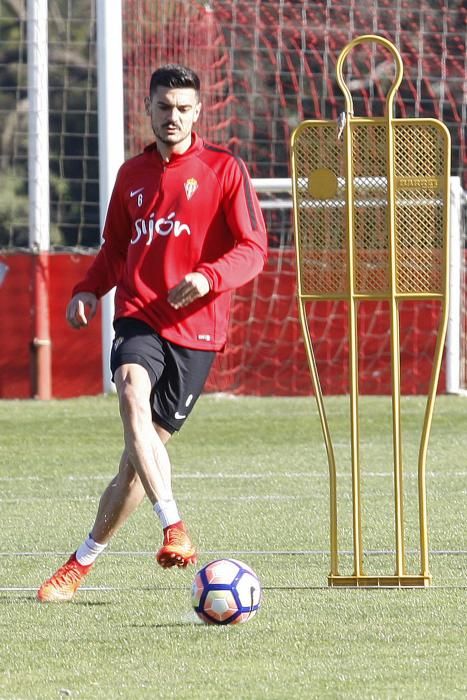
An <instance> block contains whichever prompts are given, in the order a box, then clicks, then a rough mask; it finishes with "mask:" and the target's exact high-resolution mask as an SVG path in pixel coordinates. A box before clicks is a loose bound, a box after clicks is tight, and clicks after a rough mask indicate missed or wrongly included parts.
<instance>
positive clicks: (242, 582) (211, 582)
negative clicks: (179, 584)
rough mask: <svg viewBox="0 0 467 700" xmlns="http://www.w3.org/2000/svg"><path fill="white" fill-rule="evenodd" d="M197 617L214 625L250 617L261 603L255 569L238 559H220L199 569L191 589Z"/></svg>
mask: <svg viewBox="0 0 467 700" xmlns="http://www.w3.org/2000/svg"><path fill="white" fill-rule="evenodd" d="M191 599H192V603H193V608H194V610H195V612H196V614H197V615H198V617H199V618H200V619H201V620H203V622H206V623H207V624H212V625H236V624H238V623H241V622H246V621H247V620H250V619H251V618H252V617H253V616H254V615H256V613H257V612H258V610H259V607H260V605H261V585H260V582H259V580H258V577H257V576H256V574H255V572H254V571H253V569H251V568H250V567H249V566H247V565H246V564H244V563H243V562H241V561H237V560H236V559H217V560H216V561H212V562H210V563H209V564H206V566H204V567H203V568H202V569H200V570H199V571H198V573H197V574H196V576H195V579H194V581H193V585H192V589H191Z"/></svg>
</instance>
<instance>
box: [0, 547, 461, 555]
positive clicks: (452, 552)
mask: <svg viewBox="0 0 467 700" xmlns="http://www.w3.org/2000/svg"><path fill="white" fill-rule="evenodd" d="M418 553H419V550H418V549H407V550H406V554H408V555H411V554H418ZM69 554H70V553H69V552H51V551H44V552H0V557H61V556H69ZM199 554H200V556H207V555H209V556H218V557H224V556H228V557H235V556H243V555H248V556H270V555H274V556H297V555H298V556H328V555H329V550H327V549H326V550H325V549H297V550H292V549H285V550H281V549H237V550H234V551H233V550H220V549H205V550H202V551H201V552H200V553H199ZM339 554H341V555H342V556H349V557H350V556H353V552H352V550H350V549H342V550H340V552H339ZM429 554H430V555H433V556H451V555H461V556H464V555H467V550H464V549H431V550H430V552H429ZM153 555H154V552H153V551H148V552H145V551H107V552H103V554H102V555H101V556H102V557H152V556H153ZM364 555H365V556H394V555H395V550H393V549H366V550H365V551H364Z"/></svg>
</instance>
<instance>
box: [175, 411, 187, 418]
mask: <svg viewBox="0 0 467 700" xmlns="http://www.w3.org/2000/svg"><path fill="white" fill-rule="evenodd" d="M175 418H176V419H177V420H183V418H186V416H185V415H183V414H182V413H179V412H178V411H175Z"/></svg>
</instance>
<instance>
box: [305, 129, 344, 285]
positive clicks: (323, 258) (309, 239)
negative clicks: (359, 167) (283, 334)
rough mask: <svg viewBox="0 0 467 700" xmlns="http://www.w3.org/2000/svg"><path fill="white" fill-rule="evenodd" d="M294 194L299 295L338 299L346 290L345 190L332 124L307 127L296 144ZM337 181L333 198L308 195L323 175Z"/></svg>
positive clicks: (338, 145)
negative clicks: (298, 254) (298, 261)
mask: <svg viewBox="0 0 467 700" xmlns="http://www.w3.org/2000/svg"><path fill="white" fill-rule="evenodd" d="M293 148H294V157H295V173H294V179H295V192H296V200H297V201H296V211H297V217H298V235H299V246H300V250H301V257H300V273H301V285H302V293H303V294H311V295H313V294H315V295H333V294H334V295H338V294H343V293H344V292H345V290H346V289H347V283H346V278H347V249H346V239H345V231H346V226H345V218H344V217H345V199H344V197H345V190H344V177H343V155H342V142H341V141H338V139H337V130H336V125H335V124H334V123H332V122H330V123H327V124H321V125H313V124H305V125H304V126H303V128H302V129H301V130H300V131H299V132H298V135H297V139H296V140H295V143H294V147H293ZM329 173H333V174H334V176H335V177H336V188H335V190H334V191H333V192H331V196H324V195H322V196H313V194H312V192H310V190H312V189H313V187H314V186H315V185H316V186H317V187H318V189H319V185H320V184H321V181H322V179H323V178H325V177H326V174H329Z"/></svg>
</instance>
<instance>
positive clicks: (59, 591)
mask: <svg viewBox="0 0 467 700" xmlns="http://www.w3.org/2000/svg"><path fill="white" fill-rule="evenodd" d="M75 555H76V552H74V553H73V554H72V555H71V557H70V558H69V559H68V561H67V562H66V563H65V564H63V566H61V567H60V568H59V569H57V571H56V572H55V573H54V575H53V576H51V577H50V578H49V579H47V581H44V583H43V584H42V586H41V587H40V588H39V590H38V591H37V599H38V600H39V601H40V602H41V603H65V602H66V601H68V600H71V599H72V598H73V596H74V594H75V593H76V591H77V589H78V588H79V587H80V585H81V584H82V583H83V580H84V578H85V576H86V574H88V573H89V571H90V570H91V568H92V566H93V565H92V564H88V565H84V564H80V563H79V561H77V559H76V557H75Z"/></svg>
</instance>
